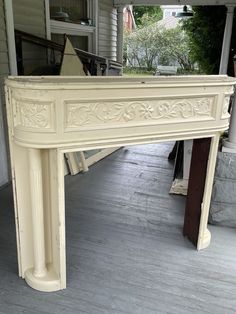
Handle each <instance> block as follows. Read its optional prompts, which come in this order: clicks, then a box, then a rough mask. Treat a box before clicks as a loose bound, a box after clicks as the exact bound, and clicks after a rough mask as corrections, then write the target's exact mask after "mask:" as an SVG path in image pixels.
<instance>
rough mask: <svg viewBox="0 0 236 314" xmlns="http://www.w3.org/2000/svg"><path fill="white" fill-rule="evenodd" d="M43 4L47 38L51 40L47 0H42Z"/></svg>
mask: <svg viewBox="0 0 236 314" xmlns="http://www.w3.org/2000/svg"><path fill="white" fill-rule="evenodd" d="M44 6H45V25H46V36H47V39H49V40H51V22H50V5H49V0H44Z"/></svg>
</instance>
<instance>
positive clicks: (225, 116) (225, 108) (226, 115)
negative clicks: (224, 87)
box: [221, 96, 230, 119]
mask: <svg viewBox="0 0 236 314" xmlns="http://www.w3.org/2000/svg"><path fill="white" fill-rule="evenodd" d="M229 102H230V97H229V96H227V97H225V99H224V105H223V110H222V117H221V118H222V119H228V118H229V117H230V114H229Z"/></svg>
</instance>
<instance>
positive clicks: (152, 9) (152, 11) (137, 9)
mask: <svg viewBox="0 0 236 314" xmlns="http://www.w3.org/2000/svg"><path fill="white" fill-rule="evenodd" d="M133 15H134V19H135V23H136V25H137V26H138V27H141V26H142V25H143V17H144V16H148V17H149V18H151V20H153V21H159V20H161V19H162V17H163V12H162V9H161V8H160V7H159V6H133Z"/></svg>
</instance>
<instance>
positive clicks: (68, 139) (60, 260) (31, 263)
mask: <svg viewBox="0 0 236 314" xmlns="http://www.w3.org/2000/svg"><path fill="white" fill-rule="evenodd" d="M235 84H236V80H235V78H230V77H227V76H224V75H221V76H179V77H132V78H125V77H96V78H94V77H59V76H58V77H20V76H18V77H9V78H8V79H7V80H6V102H7V113H8V127H9V140H10V152H11V167H12V178H13V187H14V200H15V219H16V232H17V249H18V265H19V275H20V276H21V277H22V278H25V280H26V282H27V283H28V284H29V285H30V286H31V287H33V288H35V289H37V290H41V291H56V290H60V289H64V288H65V287H66V260H65V249H66V248H65V204H64V153H66V152H73V151H83V150H89V149H96V148H105V147H119V146H124V145H136V144H144V143H155V142H161V141H167V140H183V139H196V141H198V142H196V147H198V149H199V150H200V151H201V152H202V155H204V154H207V155H205V157H204V158H203V159H202V163H203V164H205V168H204V170H203V171H202V174H201V175H202V176H203V177H202V178H203V179H202V180H201V183H199V184H201V186H202V194H201V193H200V194H199V196H197V197H198V199H197V200H198V201H197V202H196V204H195V207H194V210H193V209H192V210H191V202H190V201H188V200H191V197H193V196H194V195H195V196H196V195H197V194H196V193H195V192H194V186H193V185H191V186H190V188H189V194H190V196H189V195H188V200H187V207H186V213H185V225H184V235H186V236H187V237H188V238H189V239H190V240H191V241H192V242H193V243H194V244H195V245H196V246H197V249H203V248H205V247H207V246H208V245H209V243H210V232H209V230H208V229H207V220H208V212H209V206H210V198H211V190H212V183H213V177H214V169H215V161H216V155H217V150H218V141H219V136H220V133H221V132H222V131H224V130H226V129H227V128H228V125H229V113H228V106H229V100H230V96H231V95H232V94H233V92H234V85H235ZM201 139H204V141H205V142H202V140H201ZM206 139H208V140H206ZM204 143H205V144H204ZM204 145H205V146H204ZM207 145H208V146H209V147H207ZM195 151H196V149H195ZM204 152H206V153H204ZM193 167H194V165H193ZM194 175H195V172H194V170H193V171H192V177H193V178H194ZM193 223H194V227H191V224H193ZM193 229H194V230H195V231H194V234H193V231H192V230H193Z"/></svg>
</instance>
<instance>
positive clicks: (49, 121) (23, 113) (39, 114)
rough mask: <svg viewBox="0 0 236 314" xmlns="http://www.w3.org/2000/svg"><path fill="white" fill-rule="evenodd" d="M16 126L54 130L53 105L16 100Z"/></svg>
mask: <svg viewBox="0 0 236 314" xmlns="http://www.w3.org/2000/svg"><path fill="white" fill-rule="evenodd" d="M14 105H15V106H14V107H15V126H17V127H19V126H20V127H22V128H30V129H37V130H40V129H41V130H44V129H45V131H49V130H50V129H53V128H54V123H53V120H54V119H53V117H52V116H53V111H54V110H53V103H51V102H46V101H44V102H43V101H42V102H38V101H37V100H35V101H34V100H32V101H31V100H24V101H21V100H14Z"/></svg>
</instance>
